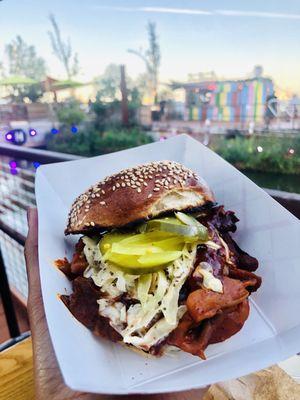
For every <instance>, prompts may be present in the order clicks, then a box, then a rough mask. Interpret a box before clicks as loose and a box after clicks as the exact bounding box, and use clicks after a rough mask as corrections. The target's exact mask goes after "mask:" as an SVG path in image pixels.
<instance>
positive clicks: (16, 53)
mask: <svg viewBox="0 0 300 400" xmlns="http://www.w3.org/2000/svg"><path fill="white" fill-rule="evenodd" d="M5 54H6V57H7V64H8V68H7V73H8V74H9V75H19V76H23V77H27V78H31V79H34V80H36V81H39V80H41V79H43V78H44V77H45V75H46V63H45V60H44V59H43V58H42V57H39V56H38V55H37V52H36V48H35V47H34V46H33V45H28V44H27V43H26V42H25V41H24V40H23V39H22V38H21V36H16V38H15V39H13V40H12V41H11V42H10V43H9V44H7V45H6V46H5ZM42 94H43V92H42V88H41V86H40V85H39V84H35V85H16V86H12V91H11V97H12V99H13V100H18V101H22V100H24V98H28V99H29V100H31V101H36V100H37V99H38V98H39V97H41V96H42Z"/></svg>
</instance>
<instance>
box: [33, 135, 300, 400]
mask: <svg viewBox="0 0 300 400" xmlns="http://www.w3.org/2000/svg"><path fill="white" fill-rule="evenodd" d="M166 159H167V160H174V161H178V162H180V163H182V164H184V165H186V166H187V167H190V168H191V169H193V170H194V171H196V172H197V173H198V174H199V175H200V176H202V177H203V178H204V179H205V180H206V181H207V183H208V184H209V186H210V187H211V188H212V189H213V191H214V193H215V196H216V199H217V201H218V202H219V203H220V204H224V205H225V207H226V209H230V210H233V211H235V212H236V215H237V216H238V217H239V218H240V222H239V223H238V230H237V233H236V234H235V235H234V236H235V238H236V240H237V242H238V244H239V245H240V246H241V247H242V248H243V249H245V250H246V251H248V252H249V253H250V254H251V255H253V256H255V257H257V258H258V260H259V263H260V267H259V269H258V271H257V273H258V274H259V275H261V276H262V278H263V284H262V286H261V288H260V289H259V290H258V292H256V293H254V294H253V295H251V313H250V317H249V319H248V320H247V322H246V323H245V325H244V328H243V329H242V330H241V331H240V332H239V333H238V334H236V335H234V336H233V337H232V338H230V339H228V340H226V341H225V342H222V343H219V344H215V345H211V346H209V347H208V349H207V350H206V355H207V360H206V361H202V360H200V359H199V358H197V357H194V356H192V355H189V354H186V353H183V352H180V353H179V355H178V356H176V357H175V358H174V357H172V358H171V357H169V356H164V357H162V358H158V359H147V358H144V357H142V356H141V355H139V354H136V353H134V352H131V351H129V350H128V349H126V348H123V347H122V346H120V345H117V344H113V343H109V342H108V341H105V340H103V339H99V338H96V337H95V336H93V334H92V333H91V332H90V331H89V330H88V329H87V328H85V327H84V326H83V325H81V324H80V323H79V322H78V321H76V320H75V318H73V317H71V314H70V313H69V311H68V310H67V308H66V307H65V306H64V304H63V303H62V302H61V301H60V300H59V299H58V297H57V293H70V291H71V285H70V282H69V281H68V280H67V279H66V278H65V277H64V275H63V274H62V273H60V272H59V271H58V270H57V269H56V268H55V267H54V266H53V260H54V259H56V258H61V257H63V256H64V255H66V256H69V257H70V256H71V254H72V251H73V249H74V244H75V242H76V241H77V240H78V237H67V238H65V237H64V234H63V232H64V228H65V225H66V220H67V214H68V211H69V209H70V206H71V203H72V202H73V200H74V199H75V197H76V196H78V195H79V194H80V193H81V192H83V191H84V190H85V189H87V188H88V187H89V186H90V185H92V184H94V183H95V182H97V181H98V180H100V179H102V178H104V177H105V176H107V175H111V174H112V173H115V172H118V171H119V170H120V169H123V168H127V167H132V166H135V165H138V164H141V163H145V162H150V161H157V160H166ZM36 197H37V205H38V214H39V263H40V273H41V283H42V293H43V300H44V305H45V312H46V317H47V322H48V326H49V331H50V335H51V339H52V342H53V347H54V350H55V353H56V356H57V360H58V363H59V366H60V368H61V371H62V374H63V377H64V380H65V382H66V384H67V385H68V386H70V387H71V388H72V389H75V390H81V391H89V392H97V393H98V392H99V393H115V394H117V393H120V394H125V393H156V392H172V391H178V390H187V389H192V388H199V387H203V386H205V385H208V384H211V383H214V382H216V381H222V380H227V379H231V378H235V377H237V376H242V375H245V374H248V373H250V372H253V371H255V370H259V369H261V368H264V367H267V366H269V365H271V364H274V363H276V362H278V361H280V360H284V359H286V358H287V357H289V356H291V355H294V354H296V353H297V352H299V351H300V312H299V310H300V256H299V255H300V225H299V221H298V220H297V219H296V218H295V217H294V216H293V215H291V214H290V213H289V212H288V211H287V210H285V209H284V208H283V207H281V206H280V205H279V204H278V203H277V202H276V201H274V200H273V199H272V198H271V197H270V196H268V194H267V193H265V192H264V191H263V190H262V189H260V188H259V187H258V186H256V185H255V184H254V183H253V182H251V181H250V180H249V179H248V178H246V177H245V176H244V175H243V174H242V173H240V172H239V171H238V170H237V169H235V168H234V167H232V166H231V165H230V164H228V163H227V162H226V161H224V160H223V159H222V158H220V157H219V156H218V155H216V154H215V153H213V152H212V151H211V150H209V149H208V148H206V147H205V146H203V145H201V144H200V143H198V142H197V141H195V140H193V139H191V138H190V137H188V136H186V135H181V136H177V137H175V138H172V139H169V140H166V141H164V142H157V143H153V144H149V145H145V146H141V147H138V148H134V149H130V150H125V151H121V152H118V153H114V154H108V155H103V156H99V157H94V158H89V159H81V160H78V161H71V162H64V163H57V164H51V165H45V166H41V167H39V168H38V170H37V176H36Z"/></svg>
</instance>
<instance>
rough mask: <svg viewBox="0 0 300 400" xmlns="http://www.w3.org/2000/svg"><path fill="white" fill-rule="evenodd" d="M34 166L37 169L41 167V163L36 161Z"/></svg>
mask: <svg viewBox="0 0 300 400" xmlns="http://www.w3.org/2000/svg"><path fill="white" fill-rule="evenodd" d="M32 164H33V166H34V168H35V169H37V168H38V167H39V166H40V165H41V163H39V162H38V161H34V162H33V163H32Z"/></svg>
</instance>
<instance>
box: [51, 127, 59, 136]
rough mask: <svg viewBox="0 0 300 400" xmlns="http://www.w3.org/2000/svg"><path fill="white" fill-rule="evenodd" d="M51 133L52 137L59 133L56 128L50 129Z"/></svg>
mask: <svg viewBox="0 0 300 400" xmlns="http://www.w3.org/2000/svg"><path fill="white" fill-rule="evenodd" d="M51 133H52V134H53V135H56V134H57V133H59V130H58V129H56V128H52V129H51Z"/></svg>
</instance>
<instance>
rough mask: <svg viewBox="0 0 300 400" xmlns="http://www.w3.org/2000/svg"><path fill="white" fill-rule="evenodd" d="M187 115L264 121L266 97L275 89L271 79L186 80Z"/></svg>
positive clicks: (195, 117) (192, 118) (230, 120)
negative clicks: (187, 81) (189, 81)
mask: <svg viewBox="0 0 300 400" xmlns="http://www.w3.org/2000/svg"><path fill="white" fill-rule="evenodd" d="M182 87H183V88H184V89H185V108H186V110H185V119H187V120H189V121H203V122H204V121H206V120H207V119H208V120H210V121H215V122H238V123H247V122H248V123H249V122H250V121H255V122H262V121H263V119H264V114H265V110H266V100H267V98H268V97H269V96H270V95H272V94H273V93H274V85H273V82H272V80H271V79H269V78H262V77H256V78H252V79H245V80H237V81H233V80H226V81H205V82H193V83H186V84H183V85H182Z"/></svg>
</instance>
